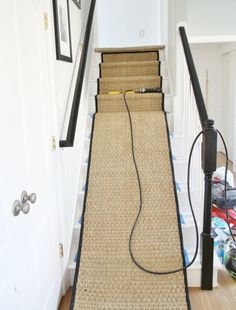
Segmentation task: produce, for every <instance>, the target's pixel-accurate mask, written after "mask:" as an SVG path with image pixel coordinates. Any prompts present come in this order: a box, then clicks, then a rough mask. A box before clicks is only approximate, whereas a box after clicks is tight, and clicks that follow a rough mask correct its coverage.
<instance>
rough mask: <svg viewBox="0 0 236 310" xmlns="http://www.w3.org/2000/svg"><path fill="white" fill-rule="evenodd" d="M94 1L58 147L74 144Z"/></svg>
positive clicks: (93, 1) (92, 0) (94, 1)
mask: <svg viewBox="0 0 236 310" xmlns="http://www.w3.org/2000/svg"><path fill="white" fill-rule="evenodd" d="M95 3H96V0H91V4H90V9H89V14H88V19H87V24H86V29H85V35H84V45H83V49H82V53H81V58H80V64H79V69H78V75H77V79H76V84H75V90H74V95H73V100H72V107H71V112H70V119H69V125H68V129H67V135H66V139H65V140H60V142H59V145H60V147H72V146H73V145H74V139H75V132H76V125H77V118H78V112H79V105H80V98H81V92H82V87H83V81H84V72H85V68H86V62H87V54H88V47H89V40H90V33H91V28H92V23H93V15H94V10H95Z"/></svg>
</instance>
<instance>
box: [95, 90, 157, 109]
mask: <svg viewBox="0 0 236 310" xmlns="http://www.w3.org/2000/svg"><path fill="white" fill-rule="evenodd" d="M126 98H127V99H128V100H129V109H130V111H132V112H133V111H140V112H141V111H161V110H162V100H163V94H161V93H153V94H151V93H149V94H148V93H147V94H126ZM97 111H98V112H101V113H106V112H126V111H127V110H126V107H125V105H124V96H123V95H122V94H119V95H112V96H111V95H98V96H97Z"/></svg>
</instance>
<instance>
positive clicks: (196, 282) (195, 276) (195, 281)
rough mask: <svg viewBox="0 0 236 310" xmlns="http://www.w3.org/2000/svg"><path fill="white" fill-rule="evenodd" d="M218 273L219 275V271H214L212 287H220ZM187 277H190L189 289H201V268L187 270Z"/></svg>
mask: <svg viewBox="0 0 236 310" xmlns="http://www.w3.org/2000/svg"><path fill="white" fill-rule="evenodd" d="M217 273H218V271H217V269H214V270H213V282H212V286H213V287H214V288H216V287H218V282H217ZM187 277H188V286H189V287H201V268H197V269H193V268H189V269H187Z"/></svg>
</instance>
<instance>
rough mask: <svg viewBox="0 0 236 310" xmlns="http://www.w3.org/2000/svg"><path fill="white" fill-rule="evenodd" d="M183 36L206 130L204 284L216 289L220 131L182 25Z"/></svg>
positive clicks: (205, 287) (203, 165)
mask: <svg viewBox="0 0 236 310" xmlns="http://www.w3.org/2000/svg"><path fill="white" fill-rule="evenodd" d="M179 32H180V37H181V41H182V45H183V49H184V54H185V59H186V62H187V66H188V71H189V75H190V80H191V83H192V87H193V92H194V96H195V100H196V105H197V109H198V114H199V119H200V122H201V126H202V131H203V141H202V170H203V172H204V175H205V177H204V182H205V190H204V214H203V231H202V234H201V250H200V255H201V262H202V272H201V288H202V289H205V290H211V289H212V281H213V255H214V239H213V238H212V236H211V209H212V175H213V172H214V171H215V170H216V157H217V132H216V130H215V129H214V126H213V125H214V121H213V120H211V119H209V118H208V115H207V110H206V105H205V102H204V99H203V96H202V91H201V87H200V83H199V80H198V76H197V72H196V69H195V65H194V61H193V57H192V53H191V50H190V46H189V42H188V38H187V35H186V31H185V28H184V27H183V26H181V27H179Z"/></svg>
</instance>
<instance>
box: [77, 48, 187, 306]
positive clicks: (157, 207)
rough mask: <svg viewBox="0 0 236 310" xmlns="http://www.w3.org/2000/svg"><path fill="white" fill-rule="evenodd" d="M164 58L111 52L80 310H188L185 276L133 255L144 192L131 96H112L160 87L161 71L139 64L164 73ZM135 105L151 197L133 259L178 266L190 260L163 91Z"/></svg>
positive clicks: (95, 146) (136, 99)
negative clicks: (181, 233) (179, 214)
mask: <svg viewBox="0 0 236 310" xmlns="http://www.w3.org/2000/svg"><path fill="white" fill-rule="evenodd" d="M157 56H158V54H157V53H156V52H150V53H142V52H141V53H118V54H104V55H103V61H105V62H106V65H102V70H101V72H102V74H104V72H106V73H105V75H107V74H109V76H108V77H103V75H102V78H101V79H100V81H99V86H100V87H99V90H100V93H99V95H98V96H97V108H98V113H97V114H96V116H95V121H94V132H93V140H92V149H91V161H90V170H89V183H88V192H87V200H86V211H85V216H84V232H83V243H82V247H81V253H80V265H79V275H78V280H77V285H76V293H75V300H74V309H75V310H164V309H165V310H174V309H175V310H180V309H181V310H183V309H188V306H187V302H186V291H185V279H184V273H183V272H179V273H175V274H172V275H151V274H148V273H145V272H143V271H141V270H140V269H139V268H137V266H136V265H135V264H134V263H133V262H132V260H131V258H130V254H129V236H130V233H131V229H132V227H133V224H134V221H135V219H136V216H137V213H138V210H139V190H138V183H137V177H136V173H135V169H134V163H133V160H132V152H131V136H130V125H129V118H128V114H127V111H126V108H125V103H124V99H123V95H122V94H118V95H108V92H109V91H125V90H128V89H139V88H142V87H147V88H151V87H160V86H161V77H160V76H158V72H156V75H153V71H152V70H154V69H153V68H152V69H151V70H149V69H148V70H149V71H145V70H146V69H145V70H144V69H143V68H142V69H139V68H138V65H137V61H140V66H142V67H144V66H147V67H149V66H148V65H146V64H145V65H144V61H145V62H148V61H149V62H150V63H152V64H153V62H155V71H156V70H157V67H158V63H157ZM124 61H127V62H128V63H127V64H124ZM111 62H114V64H113V65H111ZM120 62H122V65H121V68H120V69H119V68H118V67H119V66H117V65H116V64H118V63H120ZM151 67H152V66H151ZM130 68H132V69H130ZM134 68H135V69H134ZM103 69H104V70H105V71H104V70H103ZM126 70H127V72H126ZM133 70H134V71H135V70H137V71H136V73H138V74H141V73H142V76H141V75H140V76H139V75H135V74H134V71H133ZM139 70H141V71H139ZM142 70H143V72H142ZM108 71H109V73H108ZM117 74H118V76H117ZM126 75H129V76H126ZM127 102H128V105H129V107H130V111H131V117H132V122H133V134H134V149H135V155H136V160H137V165H138V168H139V173H140V178H141V186H142V196H143V211H142V214H141V217H140V220H139V221H138V223H137V226H136V230H135V232H134V235H133V242H132V250H133V254H134V256H135V258H136V259H137V261H138V262H139V263H140V264H141V265H142V266H143V267H145V268H147V269H150V270H153V271H159V272H164V271H170V270H173V269H178V268H181V267H182V266H183V260H182V254H181V253H182V252H181V244H180V236H179V227H178V220H177V209H176V201H175V194H174V186H173V178H172V170H171V163H170V158H169V145H168V136H167V135H168V133H167V130H166V123H165V115H164V112H163V111H162V102H163V94H161V93H160V94H158V93H149V94H127ZM108 112H109V113H108Z"/></svg>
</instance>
